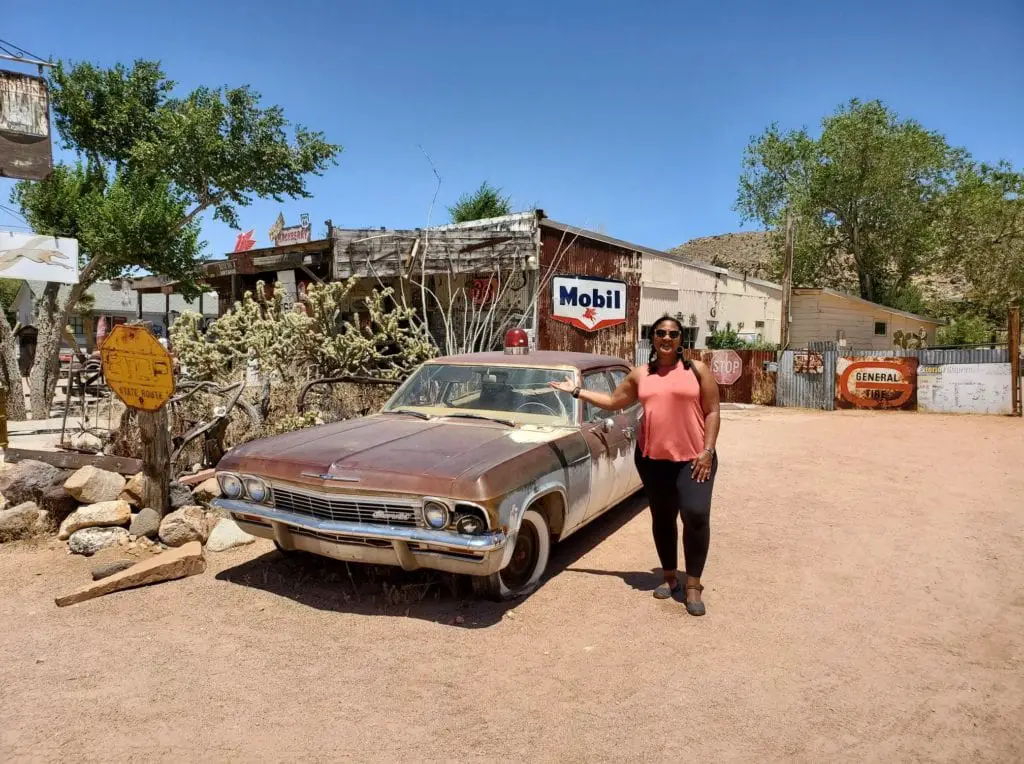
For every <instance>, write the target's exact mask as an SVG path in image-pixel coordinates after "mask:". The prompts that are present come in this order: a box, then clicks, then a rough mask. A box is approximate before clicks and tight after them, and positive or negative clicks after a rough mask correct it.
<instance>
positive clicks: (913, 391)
mask: <svg viewBox="0 0 1024 764" xmlns="http://www.w3.org/2000/svg"><path fill="white" fill-rule="evenodd" d="M917 363H918V362H917V359H916V358H858V359H856V360H849V359H842V360H841V361H840V363H839V366H840V368H838V369H837V374H838V377H839V379H838V381H837V384H836V405H837V406H838V407H839V408H858V409H906V410H911V411H912V410H914V409H916V408H917Z"/></svg>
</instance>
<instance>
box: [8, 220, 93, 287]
mask: <svg viewBox="0 0 1024 764" xmlns="http://www.w3.org/2000/svg"><path fill="white" fill-rule="evenodd" d="M0 278H5V279H25V280H26V281H55V282H57V283H60V284H77V283H78V240H77V239H61V238H58V237H56V236H40V235H39V234H35V233H14V232H13V231H0Z"/></svg>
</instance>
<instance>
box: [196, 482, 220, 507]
mask: <svg viewBox="0 0 1024 764" xmlns="http://www.w3.org/2000/svg"><path fill="white" fill-rule="evenodd" d="M192 495H193V496H195V497H196V501H198V502H199V503H200V504H209V503H210V502H211V501H212V500H213V499H218V498H220V483H218V482H217V478H215V477H212V478H208V479H207V480H204V481H203V482H202V483H200V484H199V485H197V486H196V487H195V488H194V489H193V490H192Z"/></svg>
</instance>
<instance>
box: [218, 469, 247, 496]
mask: <svg viewBox="0 0 1024 764" xmlns="http://www.w3.org/2000/svg"><path fill="white" fill-rule="evenodd" d="M217 482H218V483H220V492H221V493H222V494H224V496H225V498H228V499H238V498H241V496H242V491H243V488H242V480H241V478H239V477H238V475H232V474H231V473H230V472H221V473H220V474H219V475H217Z"/></svg>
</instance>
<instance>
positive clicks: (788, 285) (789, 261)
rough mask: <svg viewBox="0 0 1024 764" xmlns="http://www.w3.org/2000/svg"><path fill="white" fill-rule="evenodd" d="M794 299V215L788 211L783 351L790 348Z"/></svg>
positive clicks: (784, 277) (783, 303) (784, 279)
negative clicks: (790, 328) (790, 325)
mask: <svg viewBox="0 0 1024 764" xmlns="http://www.w3.org/2000/svg"><path fill="white" fill-rule="evenodd" d="M792 297H793V213H792V212H791V211H790V210H786V252H785V260H784V264H783V270H782V349H783V350H786V349H787V348H788V347H789V311H790V301H791V300H792Z"/></svg>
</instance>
